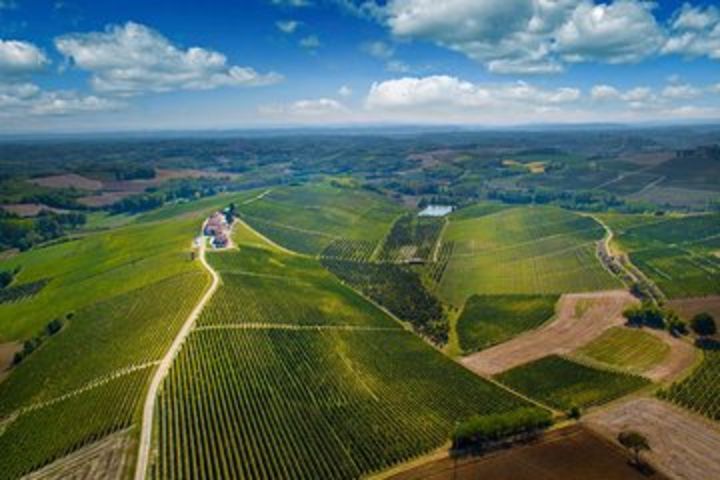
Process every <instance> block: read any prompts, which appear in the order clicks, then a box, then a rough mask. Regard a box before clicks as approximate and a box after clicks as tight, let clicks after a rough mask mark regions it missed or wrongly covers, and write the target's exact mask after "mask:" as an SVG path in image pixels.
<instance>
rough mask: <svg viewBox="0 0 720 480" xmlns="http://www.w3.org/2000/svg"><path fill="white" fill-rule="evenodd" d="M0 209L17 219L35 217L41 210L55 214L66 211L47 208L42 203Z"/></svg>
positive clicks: (14, 205) (20, 204) (13, 205)
mask: <svg viewBox="0 0 720 480" xmlns="http://www.w3.org/2000/svg"><path fill="white" fill-rule="evenodd" d="M0 208H1V209H3V210H5V211H6V212H10V213H12V214H14V215H17V216H19V217H36V216H37V215H38V214H39V213H40V212H42V211H43V210H49V211H51V212H56V213H62V212H66V211H67V210H62V209H59V208H54V207H49V206H47V205H44V204H42V203H13V204H8V205H0Z"/></svg>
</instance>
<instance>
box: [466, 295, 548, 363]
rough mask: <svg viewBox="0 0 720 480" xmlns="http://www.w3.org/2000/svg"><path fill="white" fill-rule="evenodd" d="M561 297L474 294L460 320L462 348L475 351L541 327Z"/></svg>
mask: <svg viewBox="0 0 720 480" xmlns="http://www.w3.org/2000/svg"><path fill="white" fill-rule="evenodd" d="M558 298H559V297H558V296H557V295H480V296H479V295H473V296H472V297H470V298H469V299H468V301H467V302H466V303H465V308H464V309H463V311H462V314H461V315H460V317H459V318H458V321H457V331H458V337H459V341H460V348H462V350H463V351H464V352H473V351H477V350H482V349H484V348H488V347H490V346H492V345H496V344H498V343H502V342H505V341H507V340H509V339H511V338H512V337H514V336H516V335H518V334H520V333H522V332H524V331H527V330H531V329H533V328H537V327H539V326H540V325H542V324H543V323H545V322H546V321H547V320H549V319H550V318H551V317H552V316H553V315H554V313H555V304H556V303H557V301H558Z"/></svg>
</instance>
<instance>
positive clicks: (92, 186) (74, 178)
mask: <svg viewBox="0 0 720 480" xmlns="http://www.w3.org/2000/svg"><path fill="white" fill-rule="evenodd" d="M30 183H34V184H35V185H40V186H42V187H50V188H73V187H74V188H77V189H80V190H91V191H95V190H101V189H102V188H103V182H101V181H99V180H93V179H91V178H87V177H83V176H82V175H76V174H74V173H68V174H66V175H51V176H49V177H38V178H33V179H32V180H30Z"/></svg>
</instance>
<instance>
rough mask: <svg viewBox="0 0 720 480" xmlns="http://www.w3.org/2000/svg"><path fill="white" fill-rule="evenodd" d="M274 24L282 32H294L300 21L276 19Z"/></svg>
mask: <svg viewBox="0 0 720 480" xmlns="http://www.w3.org/2000/svg"><path fill="white" fill-rule="evenodd" d="M275 26H276V27H277V28H278V30H280V31H281V32H283V33H288V34H290V33H295V30H297V29H298V27H299V26H300V22H298V21H297V20H278V21H277V22H275Z"/></svg>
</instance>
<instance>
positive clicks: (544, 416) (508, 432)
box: [451, 407, 553, 450]
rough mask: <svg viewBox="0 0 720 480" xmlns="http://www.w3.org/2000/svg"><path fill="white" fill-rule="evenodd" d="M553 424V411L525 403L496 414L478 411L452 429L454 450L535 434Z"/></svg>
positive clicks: (482, 447) (478, 447)
mask: <svg viewBox="0 0 720 480" xmlns="http://www.w3.org/2000/svg"><path fill="white" fill-rule="evenodd" d="M552 424H553V418H552V414H551V413H550V412H549V411H547V410H543V409H540V408H535V407H526V408H521V409H518V410H514V411H511V412H506V413H498V414H494V415H475V416H472V417H470V418H469V419H467V420H465V421H464V422H461V423H459V424H458V425H457V426H456V427H455V430H454V431H453V432H452V436H451V440H452V448H453V450H468V449H481V450H482V449H486V448H488V447H491V446H494V445H496V444H498V443H503V442H508V441H512V440H517V439H524V438H527V437H531V436H534V435H536V434H538V433H539V432H541V431H542V430H543V429H545V428H547V427H549V426H551V425H552Z"/></svg>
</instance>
